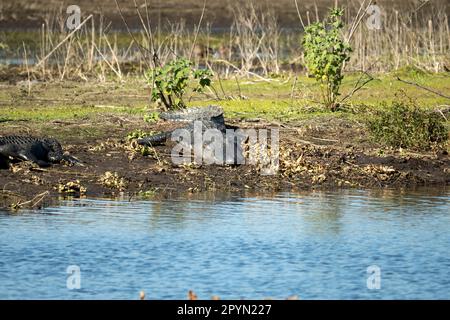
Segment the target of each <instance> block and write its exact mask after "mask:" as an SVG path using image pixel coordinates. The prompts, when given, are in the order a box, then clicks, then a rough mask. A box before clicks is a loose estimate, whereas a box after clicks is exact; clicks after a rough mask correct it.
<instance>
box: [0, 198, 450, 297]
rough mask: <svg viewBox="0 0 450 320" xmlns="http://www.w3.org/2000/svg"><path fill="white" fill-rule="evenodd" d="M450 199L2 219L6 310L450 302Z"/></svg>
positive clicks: (207, 206) (1, 285)
mask: <svg viewBox="0 0 450 320" xmlns="http://www.w3.org/2000/svg"><path fill="white" fill-rule="evenodd" d="M449 199H450V192H448V191H440V192H433V193H430V192H395V191H378V192H375V191H340V192H331V193H324V192H312V193H305V194H288V193H285V194H279V195H275V196H271V197H247V198H243V197H237V196H234V197H233V196H229V197H222V198H214V197H209V198H206V199H203V200H192V199H190V200H187V199H185V200H183V199H178V200H170V201H138V202H126V201H106V200H105V201H103V200H76V201H67V202H63V203H61V205H60V206H59V207H54V208H47V209H44V210H41V211H32V212H24V213H20V214H9V213H1V214H0V298H1V299H16V298H18V299H137V298H138V296H139V292H140V291H141V290H144V291H145V292H146V296H147V298H150V299H171V298H175V299H185V298H186V296H187V292H188V290H193V291H194V292H195V293H196V294H197V295H198V296H199V298H204V299H209V298H211V296H213V295H218V296H219V297H220V298H222V299H224V298H235V299H240V298H252V299H260V298H261V299H262V298H274V299H284V298H287V297H288V296H291V295H297V296H299V298H301V299H366V298H367V299H390V298H393V299H413V298H414V299H415V298H417V299H450V255H449V252H450V250H449V249H450V232H449V231H450V201H449ZM70 265H76V266H78V267H79V268H80V273H79V274H75V276H78V275H79V277H77V278H76V279H81V280H80V283H79V284H80V289H69V288H68V286H67V279H68V277H69V279H73V278H72V277H73V275H69V274H68V273H67V272H66V271H67V267H68V266H70ZM369 266H376V267H378V268H379V270H380V274H379V278H378V279H380V282H379V283H380V288H379V289H369V288H368V287H367V279H368V277H369V276H371V274H368V273H367V268H368V267H369ZM69 282H70V281H69ZM69 284H70V283H69ZM69 287H70V286H69Z"/></svg>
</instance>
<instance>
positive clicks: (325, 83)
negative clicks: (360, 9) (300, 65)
mask: <svg viewBox="0 0 450 320" xmlns="http://www.w3.org/2000/svg"><path fill="white" fill-rule="evenodd" d="M342 14H343V10H339V9H332V10H331V11H330V13H329V16H328V17H327V19H326V20H325V21H323V22H316V23H313V24H311V25H309V26H308V27H306V29H305V36H304V38H303V47H304V49H305V62H306V66H307V68H308V70H309V72H310V73H311V74H312V75H313V76H314V77H315V78H316V80H317V81H319V82H320V86H321V88H322V98H323V102H324V104H325V105H326V106H327V107H328V108H330V109H331V110H332V111H335V110H337V109H338V107H339V105H338V103H337V102H336V100H337V97H338V95H339V88H340V86H341V82H342V79H343V78H344V76H343V75H342V68H343V66H344V63H345V62H346V61H348V60H349V59H350V52H351V51H352V49H351V47H350V46H349V45H348V44H347V43H346V42H345V40H344V39H343V37H342V34H341V33H342V32H341V31H342V28H343V26H344V25H343V23H342V20H341V16H342Z"/></svg>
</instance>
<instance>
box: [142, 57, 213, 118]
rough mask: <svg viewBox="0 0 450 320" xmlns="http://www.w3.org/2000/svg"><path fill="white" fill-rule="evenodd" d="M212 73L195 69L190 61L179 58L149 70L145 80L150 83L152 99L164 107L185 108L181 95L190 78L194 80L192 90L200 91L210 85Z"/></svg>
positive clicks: (184, 91)
mask: <svg viewBox="0 0 450 320" xmlns="http://www.w3.org/2000/svg"><path fill="white" fill-rule="evenodd" d="M211 77H212V73H211V71H210V70H207V69H195V68H194V67H193V64H192V62H191V61H189V60H187V59H184V58H180V59H176V60H173V61H171V62H169V63H167V64H165V65H164V66H161V67H157V68H154V69H151V70H149V71H148V72H147V73H146V78H147V81H148V82H149V83H150V84H152V86H153V90H152V97H151V98H152V100H153V101H161V102H162V103H163V104H164V106H165V108H166V109H169V110H170V109H181V108H185V107H186V104H185V103H184V101H183V95H184V94H185V93H186V89H187V88H188V85H189V82H190V80H192V79H194V80H196V85H195V87H194V88H193V90H194V92H202V91H203V89H204V88H205V87H207V86H210V85H211Z"/></svg>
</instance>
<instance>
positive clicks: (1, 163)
mask: <svg viewBox="0 0 450 320" xmlns="http://www.w3.org/2000/svg"><path fill="white" fill-rule="evenodd" d="M0 169H8V158H6V157H4V156H2V155H1V154H0Z"/></svg>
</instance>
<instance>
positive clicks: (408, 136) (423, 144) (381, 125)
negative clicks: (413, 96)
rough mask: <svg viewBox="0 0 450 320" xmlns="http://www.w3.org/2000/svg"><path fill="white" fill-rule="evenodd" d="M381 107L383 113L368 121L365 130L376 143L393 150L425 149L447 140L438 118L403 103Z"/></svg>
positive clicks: (441, 119) (443, 127) (434, 114)
mask: <svg viewBox="0 0 450 320" xmlns="http://www.w3.org/2000/svg"><path fill="white" fill-rule="evenodd" d="M384 107H385V110H384V111H382V112H379V113H378V114H377V115H376V116H375V117H374V118H373V119H371V120H369V130H370V132H371V134H372V136H373V138H374V139H376V141H378V142H381V143H383V144H385V145H388V146H392V147H396V148H417V149H429V148H430V147H431V146H432V145H435V144H437V143H442V142H444V141H446V140H447V139H448V129H447V127H446V124H445V122H444V119H443V118H442V116H441V115H439V114H437V113H433V112H430V111H426V110H421V109H420V108H419V107H418V106H416V105H415V104H413V103H406V102H394V103H392V104H391V105H389V106H387V105H384Z"/></svg>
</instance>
